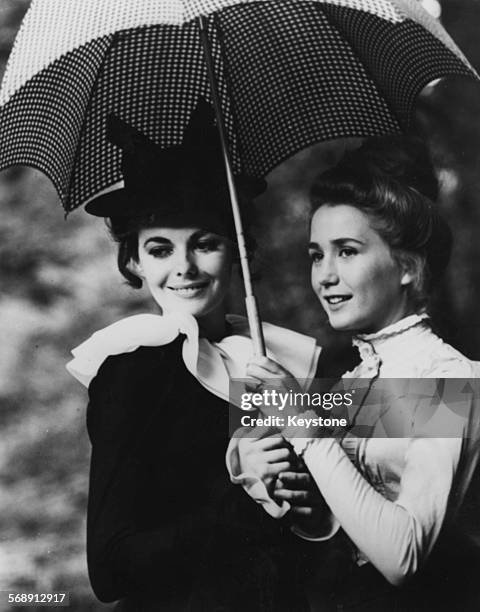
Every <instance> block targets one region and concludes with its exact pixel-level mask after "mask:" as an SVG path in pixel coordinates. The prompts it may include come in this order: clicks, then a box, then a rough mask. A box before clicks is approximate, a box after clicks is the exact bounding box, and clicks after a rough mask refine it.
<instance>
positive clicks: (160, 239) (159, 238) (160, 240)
mask: <svg viewBox="0 0 480 612" xmlns="http://www.w3.org/2000/svg"><path fill="white" fill-rule="evenodd" d="M150 242H154V243H155V244H172V242H171V240H169V239H168V238H164V237H163V236H152V237H151V238H147V239H146V240H145V242H144V243H143V246H144V247H146V246H147V245H148V244H149V243H150Z"/></svg>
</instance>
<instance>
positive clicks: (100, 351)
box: [68, 100, 318, 612]
mask: <svg viewBox="0 0 480 612" xmlns="http://www.w3.org/2000/svg"><path fill="white" fill-rule="evenodd" d="M108 138H109V141H110V143H111V145H112V146H116V147H118V152H119V154H121V170H122V175H123V183H122V184H120V185H114V186H112V188H111V189H109V190H108V191H106V192H105V193H103V194H102V195H100V196H99V197H97V198H96V199H95V200H93V201H92V202H90V203H89V204H88V205H87V207H86V209H87V212H89V213H90V214H93V215H95V216H97V217H103V218H105V219H107V220H108V225H109V227H110V231H111V233H112V235H113V237H114V238H115V240H116V241H117V242H118V247H119V251H118V265H119V269H120V272H121V273H122V274H123V276H124V277H125V279H126V280H127V281H128V283H129V284H130V285H131V286H133V287H134V288H137V289H138V288H140V287H141V286H142V285H143V286H145V287H146V289H147V291H148V292H149V294H150V296H151V298H152V304H153V307H154V313H152V314H141V315H134V316H131V317H127V318H125V319H122V320H121V321H117V322H116V323H113V324H112V325H110V326H109V327H107V328H105V329H103V330H101V331H99V332H96V333H95V334H94V335H93V336H92V337H91V338H90V339H89V340H87V341H86V342H85V343H83V344H82V345H80V346H79V347H78V348H77V349H75V350H74V351H73V354H74V357H75V358H74V359H73V361H72V362H71V363H70V364H69V366H68V368H69V370H70V372H71V373H72V374H73V375H74V376H76V377H77V378H78V379H79V380H80V381H81V382H82V383H83V384H85V385H86V386H88V393H89V405H88V410H87V428H88V433H89V437H90V440H91V443H92V459H91V469H90V487H89V501H88V518H87V557H88V559H87V560H88V569H89V576H90V581H91V584H92V587H93V590H94V592H95V594H96V595H97V597H98V598H99V599H100V600H101V601H104V602H111V601H115V600H120V603H119V604H118V608H116V609H118V610H122V612H140V611H141V612H158V611H159V610H162V611H165V612H167V611H171V612H181V611H185V612H186V611H188V612H213V611H218V612H243V611H244V610H247V609H248V610H252V611H256V612H277V611H278V610H282V611H285V612H291V611H292V610H298V612H303V610H304V606H303V603H302V601H303V599H302V589H301V586H300V585H301V576H299V573H298V572H296V571H295V568H296V563H297V561H299V560H300V559H301V557H302V555H303V552H302V550H301V548H302V546H301V542H300V541H299V540H298V539H296V538H295V536H294V535H293V534H292V533H291V529H290V527H291V524H290V523H291V521H290V519H288V518H287V519H285V520H284V521H282V522H280V523H279V522H278V521H275V520H274V519H273V518H271V517H270V516H269V515H268V514H267V513H265V512H264V511H263V509H262V508H261V507H260V506H259V505H257V504H255V503H253V502H252V500H251V499H250V498H249V497H248V495H247V494H246V493H245V492H244V491H243V490H242V489H241V488H240V487H235V486H234V485H233V484H232V483H231V481H230V477H229V474H228V472H227V469H226V466H225V453H226V450H227V445H228V441H229V417H230V416H232V419H233V420H234V422H235V418H237V417H238V415H236V414H235V411H238V412H240V410H239V409H237V408H235V406H229V403H230V402H229V400H230V398H229V383H230V378H231V377H232V376H237V377H244V376H245V368H246V363H247V361H248V359H249V358H250V355H251V353H252V343H251V338H250V336H249V331H248V325H247V324H246V321H245V320H244V318H243V317H238V316H231V315H227V314H226V312H227V306H226V303H227V297H228V291H229V286H230V280H231V276H232V267H233V265H234V264H235V261H236V259H238V257H237V253H236V246H235V231H234V227H233V221H232V215H231V210H230V208H229V196H228V188H227V182H226V175H225V170H224V167H223V160H222V151H221V147H220V141H219V137H218V131H217V128H216V126H215V124H214V119H213V109H212V107H211V106H210V105H209V104H208V103H207V102H205V101H202V100H201V101H200V102H199V103H198V105H197V107H196V109H195V110H194V111H193V112H192V115H191V117H190V121H189V123H188V125H187V127H186V129H185V132H184V135H183V140H182V142H181V143H180V144H178V145H175V146H171V147H168V148H166V149H165V148H164V149H162V148H160V147H159V146H158V145H157V144H155V143H154V142H152V141H151V140H150V139H148V138H147V137H146V136H144V135H143V134H142V133H141V132H139V131H137V130H136V129H135V128H133V127H132V126H130V125H128V124H127V123H125V122H124V121H122V120H120V119H119V118H118V117H111V118H110V120H109V125H108ZM119 161H120V155H119ZM236 184H237V188H238V191H239V194H240V198H241V200H242V203H243V205H244V207H247V206H248V205H249V204H251V202H250V200H251V199H252V198H254V197H255V196H256V195H259V194H260V193H261V192H262V191H263V190H264V189H265V188H266V185H265V183H264V181H263V180H258V179H254V178H252V177H246V176H237V177H236ZM264 332H265V339H266V345H267V347H268V348H269V350H270V351H272V352H273V354H275V356H276V358H277V359H278V360H279V361H280V362H281V363H283V364H284V365H285V366H286V367H288V368H293V370H294V372H295V376H297V377H298V378H299V379H304V378H308V376H309V373H310V372H311V371H312V369H314V368H315V364H316V358H317V354H318V351H317V349H316V343H315V340H314V339H313V338H308V337H307V336H303V335H301V334H297V333H295V332H290V331H289V330H284V329H281V328H279V327H277V326H273V325H268V324H265V325H264ZM233 401H234V400H232V402H233ZM271 446H272V448H275V447H276V446H280V445H279V441H278V440H276V441H273V442H272V444H271ZM276 457H277V459H279V460H281V462H280V463H279V464H278V465H276V466H273V467H272V471H275V470H278V471H279V470H281V469H287V468H289V466H290V463H289V457H290V451H289V450H286V449H278V450H277V452H276Z"/></svg>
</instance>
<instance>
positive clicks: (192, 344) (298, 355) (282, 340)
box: [66, 313, 320, 403]
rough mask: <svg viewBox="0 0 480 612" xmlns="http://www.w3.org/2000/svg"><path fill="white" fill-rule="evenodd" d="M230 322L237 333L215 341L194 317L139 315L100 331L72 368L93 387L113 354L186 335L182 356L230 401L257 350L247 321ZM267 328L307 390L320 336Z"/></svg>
mask: <svg viewBox="0 0 480 612" xmlns="http://www.w3.org/2000/svg"><path fill="white" fill-rule="evenodd" d="M227 322H228V323H229V325H230V327H231V329H232V332H233V333H232V334H231V335H229V336H226V337H225V338H223V339H222V340H220V341H219V342H210V341H208V340H207V339H206V338H200V337H199V329H198V323H197V321H196V319H195V318H194V317H192V316H191V315H185V314H177V313H167V314H165V315H154V314H140V315H133V316H131V317H126V318H125V319H121V320H120V321H117V322H116V323H113V324H112V325H109V326H108V327H106V328H104V329H101V330H99V331H97V332H95V333H94V334H93V335H92V336H91V337H90V338H89V339H88V340H86V341H85V342H83V343H82V344H80V345H79V346H78V347H77V348H75V349H73V350H72V354H73V356H74V359H72V361H70V362H69V363H68V364H67V366H66V367H67V370H68V371H69V372H70V373H71V374H72V375H73V376H74V377H75V378H76V379H77V380H79V381H80V382H81V383H82V384H83V385H85V386H86V387H88V386H89V384H90V382H91V381H92V379H93V378H94V377H95V376H96V374H97V372H98V370H99V368H100V366H101V365H102V363H103V362H104V361H105V359H107V357H109V356H110V355H119V354H122V353H129V352H133V351H135V350H136V349H137V348H139V347H140V346H162V345H165V344H169V343H170V342H173V340H175V338H177V337H178V336H179V335H180V334H184V335H185V340H184V342H183V346H182V357H183V361H184V363H185V366H186V367H187V369H188V370H189V371H190V372H191V373H192V374H193V376H195V378H197V380H198V381H199V382H200V383H201V384H202V385H203V386H204V387H205V388H207V389H208V390H209V391H210V392H211V393H213V394H215V395H217V396H218V397H220V398H222V399H224V400H226V401H229V399H230V397H229V391H230V379H232V378H234V379H236V378H240V379H241V378H245V370H246V366H247V363H248V361H249V360H250V359H251V357H252V355H253V349H252V342H251V338H250V333H249V329H248V324H247V320H246V319H245V318H244V317H240V316H238V315H228V316H227ZM263 331H264V335H265V344H266V347H267V354H268V356H269V357H271V358H273V359H275V360H276V361H278V363H280V364H281V365H282V366H283V367H284V368H286V369H287V370H288V371H290V372H291V373H292V374H293V375H294V376H295V378H297V380H298V381H299V383H300V385H301V386H302V387H303V388H304V389H305V390H306V388H307V387H308V384H309V382H310V381H309V379H311V378H313V376H314V375H315V371H316V367H317V361H318V355H319V352H320V349H319V347H317V345H316V341H315V339H314V338H310V337H309V336H305V335H303V334H299V333H297V332H294V331H291V330H289V329H285V328H283V327H278V326H277V325H271V324H270V323H263ZM235 403H237V402H235Z"/></svg>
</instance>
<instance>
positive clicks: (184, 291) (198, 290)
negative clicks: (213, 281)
mask: <svg viewBox="0 0 480 612" xmlns="http://www.w3.org/2000/svg"><path fill="white" fill-rule="evenodd" d="M209 284H210V281H209V280H206V281H197V282H194V283H186V284H183V285H182V284H180V285H167V289H170V291H173V292H174V293H175V295H176V296H178V297H182V298H186V299H190V298H194V297H198V296H199V295H201V294H202V292H203V291H204V290H205V289H207V288H208V286H209Z"/></svg>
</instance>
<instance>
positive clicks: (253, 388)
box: [245, 370, 263, 393]
mask: <svg viewBox="0 0 480 612" xmlns="http://www.w3.org/2000/svg"><path fill="white" fill-rule="evenodd" d="M246 375H247V376H248V377H249V378H250V379H251V380H248V381H247V382H246V383H245V389H246V390H247V391H249V392H250V393H257V392H259V391H260V390H261V385H262V384H263V380H262V379H260V378H257V377H255V376H252V375H251V374H249V373H248V370H247V372H246Z"/></svg>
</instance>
